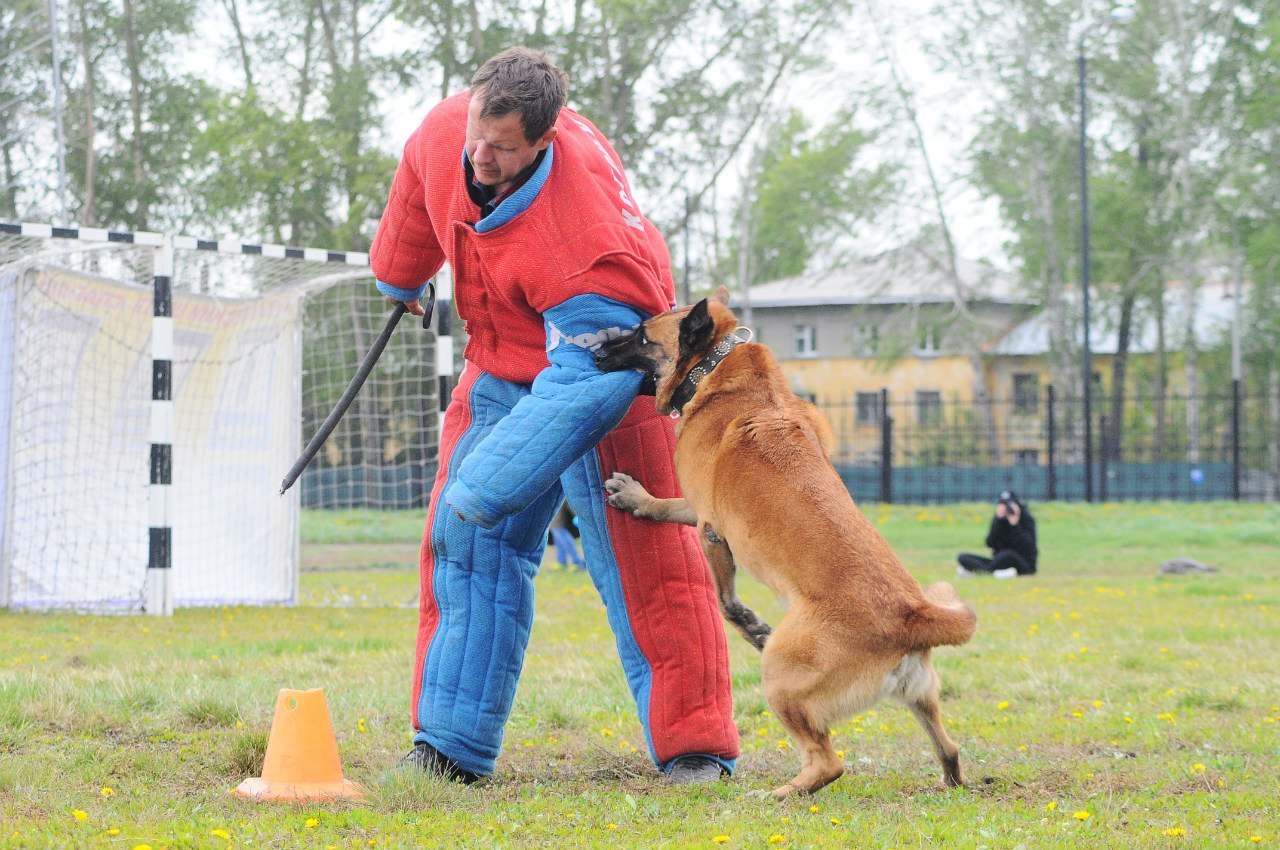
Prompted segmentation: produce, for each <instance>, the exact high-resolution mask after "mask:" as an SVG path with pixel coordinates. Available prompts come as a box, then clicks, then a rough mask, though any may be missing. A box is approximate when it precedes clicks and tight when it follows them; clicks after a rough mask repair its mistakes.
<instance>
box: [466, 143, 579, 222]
mask: <svg viewBox="0 0 1280 850" xmlns="http://www.w3.org/2000/svg"><path fill="white" fill-rule="evenodd" d="M555 147H556V145H555V142H552V143H551V144H549V145H547V149H546V156H543V157H542V162H541V164H539V165H538V167H537V168H536V169H534V172H533V174H531V175H530V176H529V179H528V180H526V181H525V182H524V185H522V186H521V187H520V188H518V189H516V190H515V191H514V192H512V193H511V194H510V195H508V196H507V197H506V198H504V199H503V200H502V203H500V204H498V206H497V208H496V209H495V210H494V211H493V212H491V213H489V215H487V216H485V217H484V218H482V219H480V220H479V221H477V222H476V224H475V228H476V232H477V233H488V232H489V231H491V230H496V229H497V228H499V227H501V226H502V225H504V224H507V223H508V222H510V221H512V220H513V219H515V217H516V216H518V215H520V213H522V212H524V211H525V210H527V209H528V208H529V207H530V205H532V204H533V200H534V198H536V197H538V193H539V192H541V191H542V187H543V185H544V184H545V183H546V182H547V177H548V176H549V175H550V174H551V163H552V162H553V161H554V160H555V156H556V154H555ZM470 170H471V163H470V162H469V161H468V160H467V151H466V149H465V148H463V150H462V171H463V179H464V180H465V179H470V177H469V176H468V172H469V171H470Z"/></svg>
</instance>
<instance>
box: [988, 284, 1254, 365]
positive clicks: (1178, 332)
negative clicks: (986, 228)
mask: <svg viewBox="0 0 1280 850" xmlns="http://www.w3.org/2000/svg"><path fill="white" fill-rule="evenodd" d="M1246 287H1247V284H1246ZM1166 292H1167V293H1168V294H1167V297H1166V298H1165V315H1164V328H1165V331H1164V332H1165V349H1166V350H1169V349H1176V348H1180V347H1181V346H1182V340H1183V337H1184V335H1185V328H1186V323H1187V319H1186V316H1187V299H1186V288H1185V287H1184V286H1183V285H1182V284H1181V283H1179V282H1172V283H1169V284H1168V285H1167V288H1166ZM1075 295H1076V293H1074V292H1073V293H1071V296H1075ZM1071 301H1072V302H1073V303H1072V306H1071V308H1070V309H1071V310H1072V313H1073V315H1075V316H1076V317H1077V318H1076V319H1075V321H1074V322H1073V325H1074V326H1075V336H1076V339H1075V343H1076V345H1079V344H1080V343H1081V342H1082V340H1083V335H1084V334H1083V325H1082V323H1081V321H1080V319H1079V318H1078V316H1079V302H1078V300H1077V299H1076V298H1074V297H1073V298H1071ZM1235 310H1236V298H1235V296H1234V288H1233V285H1232V284H1231V283H1229V282H1223V281H1215V282H1208V283H1204V284H1202V285H1201V286H1200V287H1199V288H1198V289H1197V290H1196V305H1195V311H1194V315H1193V328H1194V331H1195V338H1196V342H1197V344H1198V345H1201V346H1210V345H1214V344H1217V343H1221V342H1222V341H1223V339H1224V338H1229V336H1230V333H1231V322H1232V320H1233V318H1234V316H1235ZM1089 313H1090V315H1089V349H1090V350H1091V351H1092V352H1094V353H1095V354H1115V353H1116V348H1117V343H1118V341H1119V333H1118V325H1119V315H1120V314H1119V309H1118V308H1117V307H1116V306H1115V305H1114V304H1097V303H1093V304H1091V306H1090V310H1089ZM1141 317H1142V318H1141V320H1140V321H1138V322H1136V323H1135V325H1134V327H1133V328H1132V329H1131V331H1130V339H1129V351H1130V352H1132V353H1137V354H1150V353H1154V352H1155V351H1156V350H1157V345H1156V343H1157V328H1156V320H1155V317H1154V316H1152V315H1151V310H1150V309H1144V310H1143V311H1142V313H1141ZM1048 350H1049V316H1048V313H1047V312H1046V311H1044V310H1039V311H1037V312H1036V314H1035V315H1034V316H1032V317H1030V318H1028V319H1027V320H1026V321H1024V322H1021V323H1019V324H1018V325H1015V326H1014V327H1013V329H1012V330H1010V331H1009V332H1008V333H1007V334H1005V335H1004V336H1003V337H1001V338H1000V340H999V341H998V342H996V344H995V345H993V346H992V347H991V353H992V354H1007V355H1035V354H1044V353H1046V352H1047V351H1048Z"/></svg>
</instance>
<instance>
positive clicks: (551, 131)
mask: <svg viewBox="0 0 1280 850" xmlns="http://www.w3.org/2000/svg"><path fill="white" fill-rule="evenodd" d="M557 132H558V130H556V125H554V124H552V125H551V126H550V127H548V128H547V132H545V133H543V134H542V136H541V137H539V139H538V141H536V142H534V143H533V146H534V147H535V148H536V149H538V150H540V151H541V150H546V149H547V147H548V146H549V145H550V144H551V143H552V142H554V141H555V140H556V133H557Z"/></svg>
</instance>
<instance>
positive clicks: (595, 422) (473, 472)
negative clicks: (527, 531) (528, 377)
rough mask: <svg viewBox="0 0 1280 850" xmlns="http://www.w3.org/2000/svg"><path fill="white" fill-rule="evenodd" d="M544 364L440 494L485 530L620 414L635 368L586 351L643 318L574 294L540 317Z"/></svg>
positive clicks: (533, 494)
mask: <svg viewBox="0 0 1280 850" xmlns="http://www.w3.org/2000/svg"><path fill="white" fill-rule="evenodd" d="M543 318H544V322H545V327H546V331H547V349H548V350H547V358H548V360H550V366H548V367H547V368H546V369H544V370H543V371H542V372H541V373H539V375H538V377H537V378H536V379H534V382H533V388H532V392H531V393H530V394H529V395H528V396H526V397H525V398H523V399H521V400H520V401H519V402H518V403H517V404H516V406H515V407H514V408H513V409H512V411H511V413H509V414H507V416H506V417H504V418H503V420H502V421H501V422H499V423H498V424H497V425H496V426H495V427H494V429H493V430H492V431H491V432H490V433H489V434H488V435H487V436H486V437H485V438H484V440H482V441H481V442H480V443H479V445H477V446H476V447H475V448H474V449H473V450H472V451H471V452H470V454H468V456H467V458H466V460H465V461H463V463H462V466H461V467H460V468H459V470H458V476H457V480H456V481H455V482H454V483H453V484H452V485H451V486H450V487H449V489H448V490H446V491H445V493H444V499H445V502H447V503H448V504H449V505H450V506H451V507H452V508H453V509H454V510H455V511H456V512H457V513H458V514H460V515H461V516H462V517H464V518H465V519H467V520H469V521H471V522H475V523H477V524H478V525H480V526H482V527H484V528H492V527H493V526H495V525H497V524H498V522H499V521H500V520H501V519H502V518H503V517H504V516H507V515H509V514H513V513H516V512H518V511H520V510H521V509H523V508H524V507H526V506H527V505H528V504H529V503H531V502H532V501H533V500H534V499H536V498H537V497H538V496H539V495H541V494H542V493H544V492H546V490H547V489H548V488H550V487H551V486H552V485H553V484H555V482H556V480H557V479H558V478H559V477H560V475H561V473H563V472H564V471H565V470H566V469H568V468H569V466H570V465H571V464H572V463H573V462H574V461H575V460H577V459H578V458H579V457H581V456H582V455H583V454H584V453H585V452H587V451H588V450H590V449H591V448H593V447H594V446H595V445H596V444H597V443H598V442H600V440H602V439H603V438H604V437H605V435H607V434H608V433H609V432H610V431H612V430H613V428H614V427H615V426H616V425H617V424H618V422H619V421H620V420H621V419H622V417H623V415H625V414H626V412H627V410H628V408H630V407H631V403H632V402H633V401H635V398H636V393H637V392H638V390H639V389H640V379H641V376H640V373H639V372H609V373H605V372H601V371H600V370H599V369H598V368H597V367H596V362H595V354H594V349H595V348H596V347H597V346H598V345H599V344H600V343H601V342H603V341H604V339H606V338H607V337H608V336H609V335H611V334H613V333H620V332H622V331H624V330H629V329H631V328H633V327H635V326H636V325H638V324H639V323H640V322H641V321H642V320H643V319H644V318H645V317H644V315H643V314H641V313H640V312H639V311H638V310H636V309H635V308H634V307H631V306H628V305H626V304H623V303H621V302H619V301H615V300H613V299H610V298H605V297H604V296H601V295H578V296H575V297H573V298H570V299H569V300H568V301H565V302H564V303H562V304H559V305H557V306H555V307H552V308H550V309H548V310H547V311H546V312H545V313H544V314H543Z"/></svg>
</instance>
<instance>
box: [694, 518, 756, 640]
mask: <svg viewBox="0 0 1280 850" xmlns="http://www.w3.org/2000/svg"><path fill="white" fill-rule="evenodd" d="M698 531H699V534H698V536H699V538H701V540H702V551H703V553H705V554H706V556H707V565H708V566H709V567H711V575H712V576H714V577H715V580H716V595H717V596H718V597H719V601H720V613H721V614H723V615H724V618H725V619H726V620H728V621H729V622H730V623H732V624H733V627H734V628H736V629H737V630H738V631H739V632H741V633H742V636H743V637H744V638H746V639H747V643H749V644H751V645H752V646H754V647H755V648H756V649H758V650H761V651H763V650H764V644H765V641H766V640H768V639H769V635H770V634H772V632H773V629H771V628H770V627H769V624H768V623H766V622H765V621H764V620H762V619H761V618H760V615H759V614H757V613H756V612H755V611H752V610H751V609H750V608H748V607H747V606H746V605H744V604H743V602H742V600H741V599H739V598H738V589H737V581H736V578H737V573H738V568H737V566H736V565H735V564H734V563H733V552H732V551H730V549H729V543H728V542H727V541H726V540H725V539H724V538H723V537H721V536H720V535H719V534H717V533H716V531H715V529H713V528H712V527H711V526H709V525H706V524H705V523H704V524H703V525H702V527H701V528H700V529H699V530H698Z"/></svg>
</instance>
